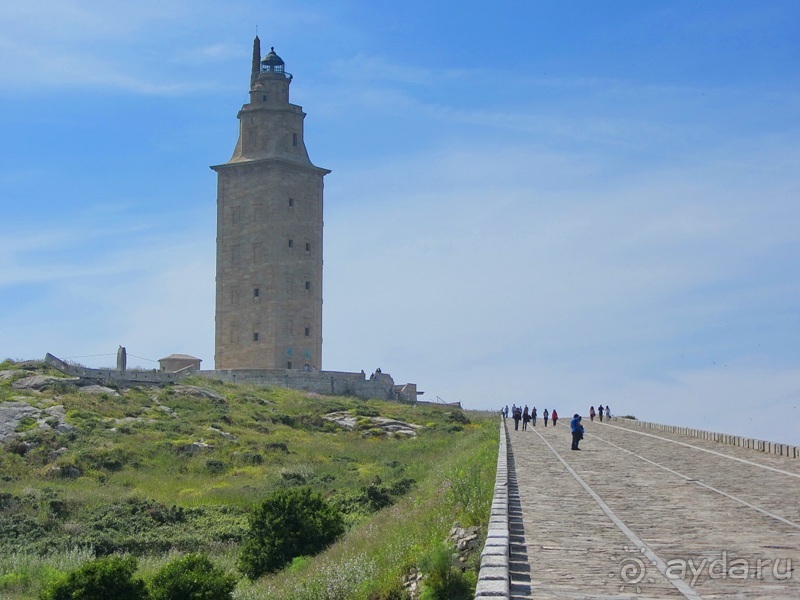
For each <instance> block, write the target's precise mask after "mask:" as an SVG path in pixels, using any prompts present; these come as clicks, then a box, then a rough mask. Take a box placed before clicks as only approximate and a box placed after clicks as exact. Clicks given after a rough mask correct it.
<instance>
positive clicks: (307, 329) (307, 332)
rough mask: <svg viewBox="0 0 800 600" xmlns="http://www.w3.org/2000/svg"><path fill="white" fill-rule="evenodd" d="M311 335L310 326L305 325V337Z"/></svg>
mask: <svg viewBox="0 0 800 600" xmlns="http://www.w3.org/2000/svg"><path fill="white" fill-rule="evenodd" d="M310 335H311V327H306V337H308V336H310Z"/></svg>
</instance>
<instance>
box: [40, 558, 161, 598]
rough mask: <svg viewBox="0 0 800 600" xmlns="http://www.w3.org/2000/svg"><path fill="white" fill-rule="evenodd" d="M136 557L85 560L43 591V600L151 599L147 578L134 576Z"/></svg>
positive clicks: (41, 596) (41, 595)
mask: <svg viewBox="0 0 800 600" xmlns="http://www.w3.org/2000/svg"><path fill="white" fill-rule="evenodd" d="M135 572H136V559H135V558H133V557H132V556H129V557H126V558H122V557H119V556H108V557H105V558H98V559H96V560H93V561H91V562H88V563H86V564H84V565H83V566H82V567H80V568H78V569H77V570H75V571H73V572H72V573H70V574H69V575H67V576H66V577H64V578H62V579H59V580H57V581H56V582H55V583H53V584H51V585H50V586H49V587H47V588H45V589H44V590H43V591H42V593H41V594H40V596H39V598H40V600H108V599H110V598H114V600H147V598H149V594H148V593H147V587H146V586H145V583H144V581H142V580H141V579H134V577H133V574H134V573H135Z"/></svg>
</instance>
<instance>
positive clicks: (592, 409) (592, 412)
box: [589, 406, 595, 421]
mask: <svg viewBox="0 0 800 600" xmlns="http://www.w3.org/2000/svg"><path fill="white" fill-rule="evenodd" d="M594 415H595V412H594V406H590V407H589V418H590V419H591V420H592V421H594Z"/></svg>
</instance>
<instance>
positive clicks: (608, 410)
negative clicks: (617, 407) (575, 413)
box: [589, 404, 611, 421]
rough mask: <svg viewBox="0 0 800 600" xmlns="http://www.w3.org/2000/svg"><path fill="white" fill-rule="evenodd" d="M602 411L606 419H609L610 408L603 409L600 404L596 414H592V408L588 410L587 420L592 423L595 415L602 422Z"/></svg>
mask: <svg viewBox="0 0 800 600" xmlns="http://www.w3.org/2000/svg"><path fill="white" fill-rule="evenodd" d="M604 411H605V413H606V418H610V417H611V407H610V406H606V407H605V408H603V405H602V404H601V405H600V406H598V407H597V412H594V406H591V407H590V408H589V418H590V419H591V420H592V421H594V417H595V415H599V416H600V420H601V421H602V420H603V412H604Z"/></svg>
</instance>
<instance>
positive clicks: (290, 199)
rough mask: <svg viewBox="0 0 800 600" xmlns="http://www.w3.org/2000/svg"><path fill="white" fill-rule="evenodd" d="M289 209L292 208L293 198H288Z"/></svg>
mask: <svg viewBox="0 0 800 600" xmlns="http://www.w3.org/2000/svg"><path fill="white" fill-rule="evenodd" d="M289 208H294V198H289Z"/></svg>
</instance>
